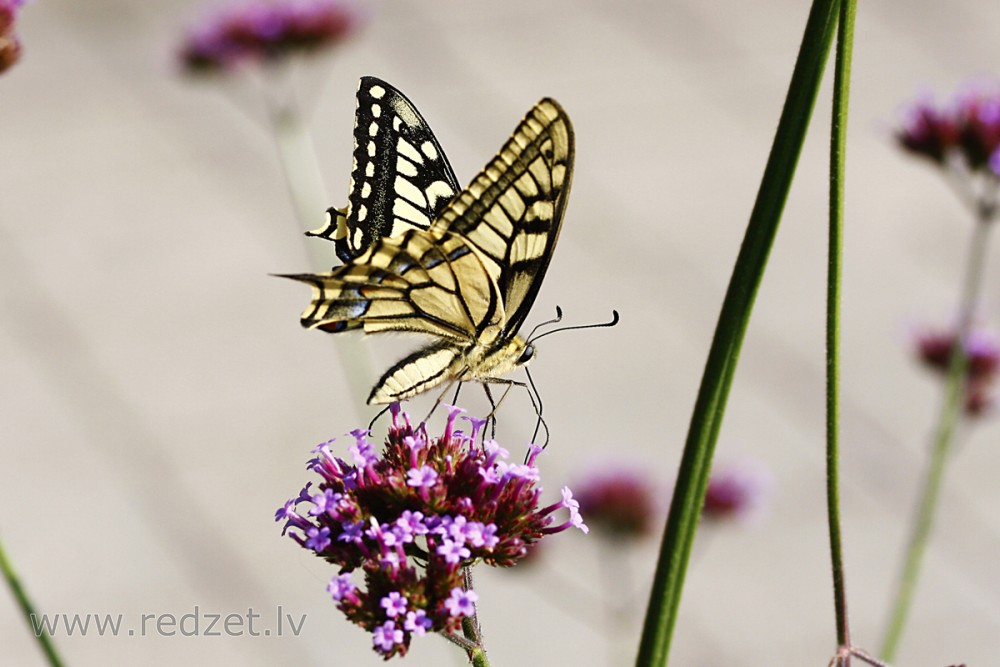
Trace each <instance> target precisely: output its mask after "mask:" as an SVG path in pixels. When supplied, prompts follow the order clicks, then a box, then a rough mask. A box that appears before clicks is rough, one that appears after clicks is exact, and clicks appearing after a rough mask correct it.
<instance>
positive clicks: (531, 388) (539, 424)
mask: <svg viewBox="0 0 1000 667" xmlns="http://www.w3.org/2000/svg"><path fill="white" fill-rule="evenodd" d="M524 374H525V375H527V376H528V387H526V388H525V389H526V391H527V392H528V398H529V399H531V407H533V408H535V416H536V417H538V420H537V421H536V422H535V431H534V433H532V434H531V441H532V442H538V430H539V429H540V428H544V429H545V444H544V445H542V448H543V449H544V448H545V447H548V446H549V425H548V424H547V423H546V422H545V418H544V417H542V410H543V405H542V395H541V393H539V391H538V387H536V386H535V380H534V379H533V378H532V377H531V372H530V371H528V369H527V367H525V369H524ZM536 398H537V399H538V403H535V399H536Z"/></svg>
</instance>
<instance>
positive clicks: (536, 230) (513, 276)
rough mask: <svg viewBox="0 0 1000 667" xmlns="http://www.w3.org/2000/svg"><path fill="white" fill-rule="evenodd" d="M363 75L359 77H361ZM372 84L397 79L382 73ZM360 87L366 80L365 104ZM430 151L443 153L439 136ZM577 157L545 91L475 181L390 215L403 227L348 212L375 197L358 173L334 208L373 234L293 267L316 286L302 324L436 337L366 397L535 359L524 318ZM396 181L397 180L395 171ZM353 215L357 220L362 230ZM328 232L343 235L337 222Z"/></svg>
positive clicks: (492, 373)
mask: <svg viewBox="0 0 1000 667" xmlns="http://www.w3.org/2000/svg"><path fill="white" fill-rule="evenodd" d="M367 79H370V78H366V80H367ZM373 82H377V83H373ZM365 85H366V84H365V80H363V82H362V88H364V87H365ZM368 85H369V86H371V85H375V86H377V87H379V88H384V89H385V90H386V91H387V92H388V91H389V89H391V86H388V84H385V83H384V82H380V81H379V80H377V79H373V80H372V81H370V82H369V84H368ZM359 90H360V89H359ZM392 90H395V89H392ZM361 97H362V95H361V93H360V92H359V110H360V109H361V108H362V106H361V105H362V103H361ZM404 99H405V98H404ZM360 125H362V123H361V122H360V121H359V123H358V124H357V126H360ZM357 126H356V129H355V141H356V142H357V141H359V137H358V130H357ZM428 132H429V130H428ZM432 136H433V135H432ZM361 140H362V141H363V140H364V139H363V138H362V139H361ZM434 145H435V146H436V145H437V144H436V141H435V142H434ZM397 146H398V142H397ZM390 152H391V151H390ZM355 153H356V155H357V151H356V152H355ZM376 153H377V148H376ZM434 154H436V155H439V156H442V158H443V152H442V151H440V149H439V147H438V149H437V150H436V151H435V152H434ZM395 157H396V158H397V159H395V160H393V159H387V160H385V161H384V163H385V164H396V165H397V167H398V165H399V164H401V163H400V160H402V159H403V158H401V157H399V156H395ZM404 157H405V156H404ZM433 164H438V165H440V164H441V163H433ZM443 164H446V162H444V163H443ZM572 165H573V131H572V126H571V124H570V122H569V118H568V117H567V116H566V114H565V112H564V111H563V110H562V108H561V107H560V106H559V105H558V103H556V102H555V101H553V100H551V99H543V100H541V101H540V102H538V103H537V104H536V105H535V106H534V107H533V108H532V109H531V111H529V113H528V114H527V116H526V117H525V118H524V120H522V121H521V123H520V124H519V125H518V127H517V128H516V129H515V130H514V133H513V135H512V136H511V138H510V139H509V140H508V141H507V142H506V144H505V145H504V147H503V148H502V149H501V150H500V152H499V153H498V154H497V156H496V157H495V158H493V160H491V161H490V162H489V163H488V164H487V165H486V167H485V168H484V169H483V170H482V171H481V172H480V173H479V175H477V176H476V177H475V178H474V179H473V180H472V182H471V183H470V184H469V185H468V187H466V188H465V189H464V190H462V191H461V192H457V193H456V194H455V195H454V196H453V197H451V198H449V199H448V200H447V202H446V203H445V204H443V205H441V206H440V210H438V211H435V212H433V216H434V217H433V218H430V219H429V220H428V221H427V225H426V227H424V226H423V225H422V224H409V223H410V222H414V221H413V220H412V219H410V218H407V219H406V220H407V222H405V223H398V221H396V222H394V223H393V224H402V228H401V229H398V230H396V233H391V230H390V229H389V228H390V227H391V225H389V224H388V221H387V219H385V218H382V222H383V223H385V224H383V225H382V229H383V231H385V230H389V231H386V232H385V234H387V235H382V236H378V234H379V233H382V232H376V231H374V230H373V229H371V228H368V227H366V226H365V224H364V219H362V218H361V217H360V216H358V215H355V219H354V220H353V222H352V221H351V215H352V212H354V213H360V210H361V209H360V206H361V205H360V204H359V205H355V203H354V202H355V196H357V197H358V199H357V201H362V200H363V201H373V199H372V197H373V195H372V193H371V192H369V194H368V197H367V198H365V197H362V196H361V195H362V193H361V191H360V190H359V188H361V189H363V185H361V186H359V185H358V182H357V181H356V180H354V181H352V192H351V202H352V203H351V204H350V205H349V207H348V209H347V211H348V212H347V213H346V214H345V215H344V217H343V218H342V219H338V218H337V216H331V217H332V218H334V219H335V222H337V223H342V224H341V226H343V227H345V228H346V229H345V230H344V232H345V236H344V237H342V238H346V239H348V241H345V243H349V242H350V239H351V238H352V237H356V239H357V240H364V239H366V238H370V239H371V242H370V244H369V245H368V246H367V247H364V248H353V249H352V252H353V251H354V250H358V251H359V252H357V253H356V254H354V255H352V256H351V257H350V258H349V259H348V260H346V263H345V264H344V265H343V266H341V267H338V268H336V269H334V270H333V271H331V272H330V273H325V274H307V275H295V276H288V277H290V278H295V279H297V280H300V281H303V282H307V283H309V284H310V285H312V287H313V299H312V303H311V305H310V306H309V307H308V308H307V309H306V310H305V312H303V314H302V325H303V326H305V327H307V328H315V329H320V330H323V331H327V332H331V333H339V332H342V331H349V330H356V329H360V330H362V331H364V332H365V333H367V334H375V333H381V332H412V333H421V334H427V335H429V336H430V337H431V338H432V341H431V342H430V343H429V344H427V345H426V346H424V347H422V348H420V349H418V350H416V351H415V352H413V353H412V354H410V355H408V356H407V357H405V358H404V359H402V360H401V361H399V362H398V363H397V364H395V365H394V366H393V367H392V368H390V369H389V370H388V371H387V372H386V373H385V374H384V375H383V376H382V378H381V379H380V380H379V381H378V383H377V384H376V385H375V387H374V388H373V389H372V392H371V395H370V396H369V398H368V402H369V403H371V404H382V403H389V402H393V401H400V400H403V399H406V398H409V397H411V396H414V395H416V394H419V393H421V392H423V391H426V390H428V389H431V388H432V387H435V386H437V385H440V384H442V383H446V382H455V381H459V382H465V381H472V380H474V381H479V382H491V381H496V380H498V379H499V378H500V377H502V376H503V375H504V374H506V373H508V372H509V371H511V370H513V369H514V368H516V367H518V366H522V365H524V364H526V363H528V362H529V361H530V360H531V359H532V358H533V356H534V348H533V346H531V345H530V344H529V343H528V342H527V341H525V339H524V338H523V337H521V336H519V335H518V330H519V328H520V327H521V325H522V324H523V322H524V319H525V317H526V316H527V314H528V311H529V309H530V308H531V305H532V303H533V302H534V299H535V296H536V295H537V292H538V289H539V287H540V286H541V281H542V278H543V276H544V274H545V271H546V269H547V268H548V264H549V260H550V258H551V255H552V251H553V249H554V247H555V243H556V240H557V238H558V235H559V228H560V225H561V222H562V217H563V213H564V211H565V207H566V200H567V197H568V194H569V187H570V181H571V176H572ZM448 170H450V167H448ZM432 171H433V170H432ZM440 175H441V172H440V171H437V172H435V173H432V174H429V175H428V174H424V175H422V176H417V177H413V179H412V180H414V182H420V183H429V184H431V186H432V188H433V187H435V186H433V184H434V183H437V182H444V181H442V180H441V179H440V178H439V176H440ZM376 176H377V173H376ZM391 182H392V183H395V184H396V185H397V186H398V185H399V182H398V177H397V178H395V179H391ZM382 183H383V186H384V187H383V191H382V192H379V193H378V197H379V198H382V199H387V200H396V201H398V200H399V199H404V200H406V201H405V202H404V204H403V205H399V206H397V205H396V204H395V203H391V204H388V205H383V206H382V208H381V210H382V211H409V209H408V208H407V205H409V203H410V202H412V200H411V199H410V197H411V196H413V190H412V189H410V188H408V187H403V188H402V189H403V191H404V193H403V194H400V193H399V191H398V187H397V188H394V187H392V186H390V185H388V184H389V183H390V179H383V180H382ZM425 201H428V202H429V201H430V199H429V198H428V199H426V200H425ZM435 203H437V200H435ZM370 210H374V209H370ZM428 210H429V209H428ZM414 217H416V216H414ZM364 218H367V214H366V216H364ZM415 222H417V223H422V222H423V220H416V221H415ZM352 224H354V225H356V226H357V229H356V230H354V231H352V230H351V229H350V227H351V225H352ZM358 229H359V230H360V231H357V230H358ZM320 235H321V236H322V234H320ZM325 238H333V239H334V240H337V239H336V236H335V233H332V234H328V235H326V236H325ZM339 249H340V246H338V254H339Z"/></svg>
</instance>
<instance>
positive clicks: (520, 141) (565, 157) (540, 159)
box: [431, 99, 574, 335]
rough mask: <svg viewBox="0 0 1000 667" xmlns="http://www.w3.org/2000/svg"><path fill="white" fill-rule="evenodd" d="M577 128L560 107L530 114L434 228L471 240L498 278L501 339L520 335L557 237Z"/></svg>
mask: <svg viewBox="0 0 1000 667" xmlns="http://www.w3.org/2000/svg"><path fill="white" fill-rule="evenodd" d="M573 151H574V147H573V129H572V125H570V122H569V118H568V117H567V116H566V113H565V112H564V111H563V110H562V107H560V106H559V104H558V103H557V102H555V101H554V100H551V99H544V100H542V101H541V102H539V103H538V104H536V105H535V107H534V108H533V109H532V110H531V111H530V112H529V113H528V115H527V116H526V117H525V119H524V120H523V121H521V124H520V125H519V126H518V127H517V129H516V130H514V134H513V135H512V136H511V138H510V139H509V140H508V141H507V143H506V145H505V146H504V147H503V149H501V151H500V153H499V154H497V156H496V157H495V158H493V160H492V161H491V162H490V163H489V164H488V165H487V166H486V168H484V169H483V171H482V172H480V173H479V175H478V176H476V177H475V178H474V179H473V180H472V183H470V184H469V187H467V188H466V189H465V190H464V191H462V192H461V193H460V194H459V195H457V196H456V197H455V198H454V199H453V200H452V201H451V203H450V204H449V205H448V206H447V207H446V208H445V209H444V211H443V212H442V213H441V216H440V217H439V218H438V219H437V220H436V221H435V222H434V225H433V226H432V228H431V231H432V233H435V232H437V233H440V232H443V231H444V230H447V231H449V232H451V233H455V234H459V235H461V236H463V237H465V238H466V239H468V240H469V241H470V242H471V243H472V244H473V245H474V246H475V247H476V248H477V249H478V250H479V251H480V252H481V253H482V254H484V255H485V256H486V257H487V263H488V264H492V267H491V268H492V269H493V270H494V271H495V272H496V274H497V275H498V278H497V284H498V287H499V290H500V294H501V296H502V298H503V304H502V305H503V306H504V308H505V310H506V320H505V324H504V328H503V330H504V334H505V335H513V334H514V333H516V332H517V330H518V329H519V328H520V326H521V324H522V322H523V321H524V318H525V317H526V316H527V314H528V310H530V308H531V304H532V303H533V302H534V299H535V296H536V294H537V292H538V289H539V287H540V286H541V282H542V278H543V276H544V275H545V271H546V269H547V268H548V264H549V259H550V258H551V256H552V249H553V247H554V246H555V243H556V240H557V239H558V236H559V228H560V225H561V223H562V217H563V213H564V212H565V208H566V201H567V198H568V196H569V188H570V181H571V175H572V167H573Z"/></svg>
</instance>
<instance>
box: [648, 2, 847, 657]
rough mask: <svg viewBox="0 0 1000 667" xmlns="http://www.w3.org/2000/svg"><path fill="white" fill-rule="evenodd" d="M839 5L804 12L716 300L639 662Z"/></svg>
mask: <svg viewBox="0 0 1000 667" xmlns="http://www.w3.org/2000/svg"><path fill="white" fill-rule="evenodd" d="M839 7H840V3H839V0H813V4H812V9H811V10H810V13H809V19H808V21H807V23H806V28H805V31H804V34H803V37H802V44H801V46H800V48H799V55H798V59H797V60H796V62H795V69H794V72H793V73H792V80H791V83H790V84H789V88H788V94H787V96H786V98H785V105H784V108H783V109H782V113H781V119H780V120H779V122H778V130H777V132H776V134H775V138H774V142H773V144H772V146H771V153H770V155H769V156H768V161H767V166H766V167H765V169H764V175H763V178H762V179H761V185H760V189H759V190H758V193H757V200H756V202H755V203H754V208H753V211H752V212H751V214H750V221H749V223H748V225H747V231H746V235H745V236H744V238H743V244H742V246H741V248H740V253H739V256H738V257H737V259H736V265H735V266H734V268H733V274H732V277H731V278H730V281H729V287H728V289H727V291H726V296H725V299H724V301H723V303H722V310H721V312H720V314H719V321H718V323H717V325H716V329H715V335H714V337H713V339H712V345H711V348H710V350H709V354H708V360H707V361H706V363H705V370H704V373H703V375H702V381H701V387H700V389H699V391H698V398H697V400H696V402H695V406H694V411H693V413H692V415H691V424H690V427H689V429H688V435H687V440H686V442H685V445H684V454H683V457H682V459H681V464H680V470H679V472H678V476H677V484H676V486H675V487H674V495H673V501H672V502H671V506H670V514H669V516H668V517H667V525H666V529H665V530H664V534H663V542H662V544H661V546H660V556H659V561H658V563H657V567H656V574H655V577H654V580H653V587H652V590H651V591H650V597H649V605H648V607H647V610H646V620H645V624H644V626H643V633H642V640H641V642H640V645H639V651H638V655H637V657H636V665H639V666H645V665H665V664H667V659H668V656H669V652H670V641H671V638H672V635H673V629H674V625H675V624H676V620H677V614H678V610H679V608H680V600H681V593H682V591H683V587H684V576H685V574H686V572H687V564H688V560H689V558H690V555H691V547H692V545H693V543H694V536H695V533H696V531H697V528H698V519H699V516H700V514H701V507H702V504H703V503H704V500H705V489H706V488H707V486H708V474H709V470H710V468H711V463H712V454H713V451H714V449H715V442H716V440H717V438H718V435H719V429H720V427H721V425H722V416H723V413H724V411H725V406H726V399H727V398H728V395H729V388H730V386H731V384H732V379H733V375H734V373H735V372H736V364H737V361H738V358H739V352H740V347H741V346H742V344H743V337H744V334H745V332H746V327H747V324H748V322H749V319H750V312H751V310H752V308H753V302H754V298H755V297H756V294H757V288H758V286H759V285H760V280H761V278H762V276H763V273H764V268H765V266H766V264H767V257H768V254H769V253H770V250H771V245H772V243H773V242H774V237H775V234H776V233H777V229H778V223H779V221H780V219H781V213H782V210H783V209H784V205H785V200H786V198H787V196H788V190H789V188H790V187H791V183H792V178H793V176H794V174H795V167H796V165H797V163H798V159H799V154H800V152H801V149H802V143H803V141H804V140H805V134H806V130H807V129H808V127H809V119H810V116H811V114H812V109H813V106H814V104H815V101H816V94H817V92H818V90H819V85H820V81H821V80H822V77H823V69H824V67H825V65H826V60H827V55H828V54H829V51H830V43H831V42H832V40H833V34H834V30H835V28H836V25H837V12H838V10H839Z"/></svg>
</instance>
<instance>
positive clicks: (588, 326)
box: [528, 310, 621, 343]
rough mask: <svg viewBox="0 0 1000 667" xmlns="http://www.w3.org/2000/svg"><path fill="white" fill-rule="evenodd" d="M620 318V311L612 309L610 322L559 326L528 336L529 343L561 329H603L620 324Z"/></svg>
mask: <svg viewBox="0 0 1000 667" xmlns="http://www.w3.org/2000/svg"><path fill="white" fill-rule="evenodd" d="M561 314H562V311H560V315H561ZM620 319H621V318H620V317H619V315H618V311H617V310H612V311H611V321H610V322H599V323H598V324H577V325H575V326H572V327H562V328H559V329H553V330H552V331H546V332H545V333H542V334H538V336H536V337H535V338H532V337H531V336H528V342H529V343H534V342H535V341H536V340H538V339H539V338H545V337H546V336H548V335H549V334H554V333H559V332H560V331H572V330H574V329H601V328H603V327H613V326H615V325H616V324H618V321H619V320H620ZM555 321H556V322H558V321H559V320H555ZM535 328H536V329H537V328H538V327H535ZM532 333H534V331H532Z"/></svg>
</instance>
